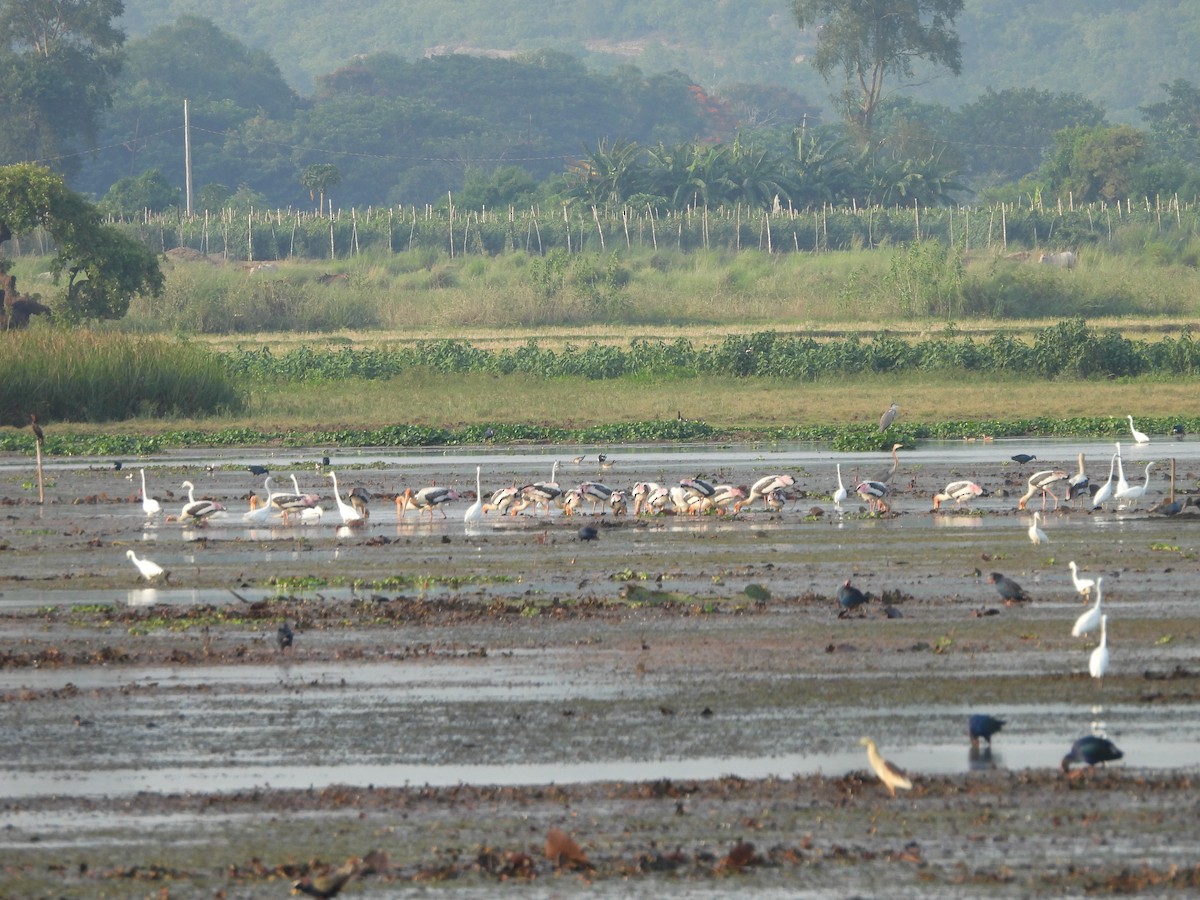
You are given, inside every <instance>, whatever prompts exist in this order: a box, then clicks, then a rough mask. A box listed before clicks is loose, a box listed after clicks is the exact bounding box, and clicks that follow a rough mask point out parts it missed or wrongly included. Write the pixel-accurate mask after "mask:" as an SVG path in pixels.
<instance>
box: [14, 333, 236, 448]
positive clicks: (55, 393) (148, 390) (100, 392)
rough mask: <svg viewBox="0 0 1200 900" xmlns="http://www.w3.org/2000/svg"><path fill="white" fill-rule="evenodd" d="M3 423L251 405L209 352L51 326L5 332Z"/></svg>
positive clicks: (110, 418)
mask: <svg viewBox="0 0 1200 900" xmlns="http://www.w3.org/2000/svg"><path fill="white" fill-rule="evenodd" d="M0 384H3V385H4V390H3V392H0V424H5V425H14V426H18V427H20V426H23V425H26V424H28V422H29V414H30V413H37V414H38V417H39V419H41V420H42V421H45V422H52V421H64V420H67V421H74V422H105V421H113V420H121V419H129V418H134V417H151V418H164V417H176V416H200V415H210V414H216V413H232V412H237V411H238V410H240V409H241V408H242V407H243V405H244V398H243V397H242V395H241V394H240V393H239V390H238V387H237V385H236V383H235V382H234V380H233V379H232V378H231V377H230V376H229V374H228V373H227V370H226V368H225V366H224V365H222V363H221V361H220V359H219V358H218V357H217V355H216V354H214V353H213V352H212V351H210V350H208V349H207V348H205V347H203V346H201V345H198V344H191V343H177V342H173V341H168V340H164V339H161V338H146V337H137V336H130V335H124V334H117V333H112V332H107V333H106V332H92V331H85V330H71V331H67V330H56V329H48V328H38V329H30V330H27V331H7V332H0Z"/></svg>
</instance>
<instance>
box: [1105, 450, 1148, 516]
mask: <svg viewBox="0 0 1200 900" xmlns="http://www.w3.org/2000/svg"><path fill="white" fill-rule="evenodd" d="M1153 465H1154V463H1152V462H1148V463H1146V480H1145V481H1144V482H1142V483H1141V484H1127V485H1125V490H1121V489H1120V488H1118V489H1117V492H1116V493H1115V494H1113V499H1115V500H1117V501H1121V500H1128V501H1130V502H1129V508H1130V509H1135V508H1136V507H1137V505H1138V501H1139V500H1141V499H1142V497H1144V496H1146V491H1147V490H1149V488H1150V468H1151V467H1152V466H1153Z"/></svg>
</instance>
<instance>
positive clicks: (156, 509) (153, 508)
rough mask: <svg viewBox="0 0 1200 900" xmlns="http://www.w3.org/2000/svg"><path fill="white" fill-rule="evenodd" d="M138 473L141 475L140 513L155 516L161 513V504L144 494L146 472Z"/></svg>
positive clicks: (142, 470)
mask: <svg viewBox="0 0 1200 900" xmlns="http://www.w3.org/2000/svg"><path fill="white" fill-rule="evenodd" d="M138 471H139V472H141V473H142V512H144V513H145V514H146V515H148V516H157V515H158V514H159V513H160V512H162V504H161V503H159V502H158V501H157V500H155V499H154V498H153V497H151V496H150V495H149V494H147V493H146V470H145V469H138Z"/></svg>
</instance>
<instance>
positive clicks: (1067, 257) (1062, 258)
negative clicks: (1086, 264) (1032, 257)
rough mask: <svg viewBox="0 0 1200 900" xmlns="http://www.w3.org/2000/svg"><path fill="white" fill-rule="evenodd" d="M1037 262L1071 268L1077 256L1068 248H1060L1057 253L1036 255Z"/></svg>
mask: <svg viewBox="0 0 1200 900" xmlns="http://www.w3.org/2000/svg"><path fill="white" fill-rule="evenodd" d="M1038 262H1040V263H1041V264H1042V265H1045V266H1054V268H1056V269H1073V268H1075V264H1076V263H1077V262H1079V257H1078V256H1076V255H1075V254H1074V253H1072V252H1071V251H1070V250H1060V251H1059V252H1058V253H1043V254H1042V255H1041V256H1039V257H1038Z"/></svg>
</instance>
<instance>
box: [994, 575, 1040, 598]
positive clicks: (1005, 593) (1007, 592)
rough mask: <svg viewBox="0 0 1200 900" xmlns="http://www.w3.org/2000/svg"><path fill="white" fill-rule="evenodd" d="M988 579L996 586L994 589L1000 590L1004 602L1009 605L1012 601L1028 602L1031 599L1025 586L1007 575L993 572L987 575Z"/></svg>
mask: <svg viewBox="0 0 1200 900" xmlns="http://www.w3.org/2000/svg"><path fill="white" fill-rule="evenodd" d="M988 581H990V582H991V583H992V584H994V585H995V586H996V590H997V591H999V592H1000V596H1001V597H1003V598H1004V603H1005V605H1007V606H1011V605H1012V604H1014V603H1028V602H1029V601H1030V600H1032V599H1033V598H1032V597H1030V596H1029V595H1028V594H1027V593H1025V588H1023V587H1021V586H1020V585H1019V584H1017V583H1016V582H1015V581H1013V580H1012V579H1011V578H1009V577H1008V576H1007V575H1001V574H1000V573H999V572H993V573H992V574H991V575H989V576H988Z"/></svg>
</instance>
